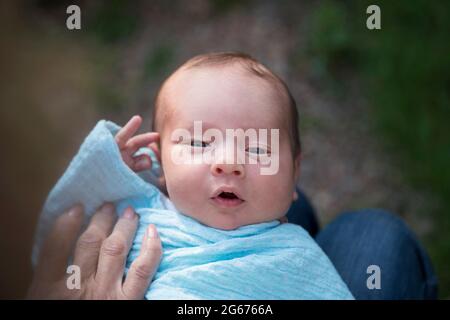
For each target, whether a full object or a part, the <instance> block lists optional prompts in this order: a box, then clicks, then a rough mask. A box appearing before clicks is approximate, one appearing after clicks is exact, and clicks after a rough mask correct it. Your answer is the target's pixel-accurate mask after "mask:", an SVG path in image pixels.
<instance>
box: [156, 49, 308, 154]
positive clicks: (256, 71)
mask: <svg viewBox="0 0 450 320" xmlns="http://www.w3.org/2000/svg"><path fill="white" fill-rule="evenodd" d="M233 64H238V65H240V66H241V67H243V68H244V70H245V71H248V72H249V73H250V74H252V75H255V76H257V77H259V78H262V79H264V80H266V81H268V82H269V83H270V84H272V85H274V86H275V89H276V91H277V92H279V93H281V94H283V95H284V96H285V97H286V98H287V100H288V104H289V112H290V118H289V136H290V142H291V149H292V154H293V156H294V157H295V156H297V155H298V154H299V153H300V152H301V143H300V133H299V129H298V110H297V104H296V102H295V99H294V97H293V96H292V94H291V92H290V91H289V88H288V87H287V85H286V84H285V83H284V81H283V80H282V79H281V78H280V77H278V76H277V75H276V74H275V73H273V72H272V71H271V70H270V69H269V68H267V67H266V66H265V65H263V64H262V63H260V62H259V61H258V60H256V59H255V58H253V57H252V56H250V55H248V54H245V53H241V52H215V53H206V54H201V55H197V56H195V57H193V58H191V59H189V60H188V61H186V62H185V63H184V64H182V65H181V66H180V67H179V68H178V69H177V70H176V71H175V72H174V73H172V75H174V74H175V73H177V72H178V71H180V70H188V69H193V68H200V67H220V66H228V65H233ZM172 75H171V76H172ZM171 76H169V78H167V79H166V80H165V81H164V83H163V84H162V85H161V87H160V88H159V90H158V92H157V94H156V98H155V104H154V108H153V117H152V129H153V130H156V129H157V127H156V124H157V123H156V122H157V121H156V119H157V117H156V116H157V112H158V109H159V107H160V105H161V103H162V101H161V92H162V89H163V87H164V85H165V84H166V83H167V81H168V80H169V79H170V78H171Z"/></svg>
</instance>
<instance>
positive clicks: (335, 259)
mask: <svg viewBox="0 0 450 320" xmlns="http://www.w3.org/2000/svg"><path fill="white" fill-rule="evenodd" d="M287 217H288V220H289V222H291V223H295V224H299V225H300V226H302V227H303V228H304V229H306V230H307V231H308V232H309V233H310V235H311V236H312V237H313V238H315V240H316V242H317V243H318V244H319V246H320V247H321V248H322V250H323V251H324V252H325V253H326V254H327V255H328V257H329V259H330V260H331V262H332V263H333V264H334V266H335V268H336V270H337V271H338V272H339V274H340V275H341V277H342V279H343V280H344V282H345V283H346V284H347V286H348V288H349V289H350V291H351V292H352V294H353V296H354V297H355V298H356V299H362V300H371V299H381V300H384V299H437V278H436V275H435V273H434V271H433V267H432V265H431V261H430V259H429V257H428V255H427V253H426V251H425V250H424V248H423V247H422V245H421V244H420V243H419V241H418V240H417V238H416V237H415V235H414V234H413V233H412V231H411V230H410V229H409V228H408V227H407V226H406V224H405V223H404V222H403V221H402V220H401V219H400V218H399V217H397V216H396V215H394V214H391V213H388V212H386V211H383V210H380V209H363V210H358V211H353V212H345V213H342V214H340V215H339V216H338V218H336V219H335V220H334V221H333V222H331V223H330V224H329V225H327V226H326V227H325V228H324V229H323V230H322V231H319V225H318V223H317V219H316V216H315V213H314V209H313V208H312V206H311V204H310V202H309V201H308V199H307V198H306V196H305V195H304V194H303V193H302V192H300V191H299V198H298V200H297V201H295V202H294V203H293V204H292V206H291V208H290V209H289V211H288V214H287ZM373 265H375V266H378V267H379V269H378V270H375V271H374V270H370V269H369V270H368V267H369V266H373ZM377 274H378V275H379V277H378V280H379V282H377V279H376V278H375V277H376V276H377ZM369 278H370V279H369ZM368 279H369V280H368ZM368 282H369V285H368ZM377 283H378V284H379V286H377V285H376V284H377ZM374 286H375V288H374ZM369 287H371V289H369ZM378 287H379V288H378Z"/></svg>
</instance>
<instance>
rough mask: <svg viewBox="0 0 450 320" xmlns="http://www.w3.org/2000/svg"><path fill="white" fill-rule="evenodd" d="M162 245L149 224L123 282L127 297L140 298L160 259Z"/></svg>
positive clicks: (153, 228) (152, 226)
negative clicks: (139, 249) (136, 255)
mask: <svg viewBox="0 0 450 320" xmlns="http://www.w3.org/2000/svg"><path fill="white" fill-rule="evenodd" d="M161 255H162V246H161V240H160V238H159V236H158V232H157V231H156V228H155V226H154V225H149V226H148V228H147V231H146V233H145V235H144V239H143V241H142V246H141V252H140V253H139V256H138V257H137V258H136V259H135V260H134V261H133V263H132V264H131V266H130V269H129V270H128V273H127V277H126V279H125V282H124V284H123V289H122V291H123V294H124V296H125V297H126V298H128V299H142V298H143V297H144V294H145V292H146V290H147V288H148V286H149V284H150V281H151V280H152V278H153V276H154V274H155V272H156V270H157V269H158V266H159V263H160V261H161Z"/></svg>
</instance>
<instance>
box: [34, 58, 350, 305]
mask: <svg viewBox="0 0 450 320" xmlns="http://www.w3.org/2000/svg"><path fill="white" fill-rule="evenodd" d="M297 119H298V114H297V109H296V105H295V101H294V99H293V98H292V96H291V94H290V92H289V90H288V88H287V86H286V85H285V84H284V82H283V81H282V80H281V79H280V78H278V77H277V76H276V75H275V74H274V73H272V72H271V71H270V70H269V69H268V68H266V67H265V66H263V65H262V64H260V63H259V62H257V61H256V60H255V59H253V58H252V57H250V56H248V55H245V54H240V53H214V54H205V55H200V56H197V57H194V58H192V59H190V60H189V61H187V62H186V63H184V64H183V65H182V66H181V67H180V68H178V69H177V70H176V71H175V72H174V73H173V74H172V75H171V76H170V77H169V78H168V79H167V80H166V81H165V82H164V83H163V85H162V87H161V89H160V90H159V92H158V94H157V98H156V101H155V108H154V117H153V131H154V132H150V133H145V134H141V135H136V136H134V134H135V133H136V132H137V130H138V129H139V127H140V125H141V122H142V120H141V118H140V117H137V116H136V117H133V118H132V119H131V120H130V121H129V122H128V123H127V124H126V125H125V126H124V127H123V128H121V129H120V128H118V127H117V126H116V125H114V124H112V123H110V122H105V121H100V122H99V124H97V126H96V128H94V130H93V131H92V132H91V133H90V135H89V136H88V137H87V139H86V140H85V142H84V143H83V145H82V146H81V148H80V151H79V152H78V154H77V156H76V157H75V158H74V160H73V161H72V163H71V164H70V166H69V168H68V169H67V171H66V173H65V174H64V175H63V177H62V178H61V179H60V180H59V181H58V183H57V185H56V186H55V187H54V189H53V190H52V192H51V193H50V195H49V197H48V199H47V201H46V204H45V206H44V210H43V214H42V217H41V221H40V227H41V229H40V230H38V239H37V240H39V234H42V233H43V232H44V231H43V230H44V229H45V228H44V227H43V226H45V225H48V224H49V221H50V220H51V219H53V218H54V216H55V215H56V214H57V213H58V212H62V211H63V210H62V209H65V208H67V207H69V206H70V205H72V204H73V203H75V202H80V201H81V202H83V203H84V205H85V207H86V211H87V212H88V213H89V212H93V211H94V209H95V207H96V206H98V205H99V204H101V203H102V202H105V201H112V202H115V203H116V204H117V208H118V211H122V210H123V209H124V208H125V207H127V206H133V207H134V209H135V211H136V213H137V214H138V215H139V216H140V220H139V222H140V225H139V230H138V232H137V234H136V237H135V239H134V242H133V246H132V249H131V252H130V254H129V256H128V260H127V265H128V266H129V265H130V264H131V262H132V261H133V260H134V259H135V258H136V257H137V254H138V252H139V250H140V247H141V242H140V241H141V239H142V234H143V232H145V231H144V230H145V228H146V226H147V225H148V224H150V223H152V224H155V225H156V227H157V229H158V232H159V234H160V237H161V240H162V244H163V258H162V261H161V265H160V267H159V269H158V271H157V273H156V275H155V278H154V280H153V283H152V284H151V286H150V288H149V290H148V292H147V294H146V298H147V299H351V298H352V295H351V293H350V292H349V291H348V288H347V286H346V285H345V284H344V283H343V281H342V280H341V278H340V277H339V275H338V273H337V272H336V270H335V269H334V267H333V265H332V264H331V262H330V261H329V259H328V258H327V257H326V255H325V254H324V253H323V251H322V250H321V249H320V247H318V245H317V244H316V243H315V242H314V240H313V239H312V238H310V236H309V235H308V233H307V232H306V231H305V230H303V229H302V228H301V227H300V226H297V225H293V224H290V223H281V222H285V219H284V216H285V214H286V212H287V211H288V209H289V207H290V205H291V202H292V200H293V198H294V197H295V186H296V182H297V179H298V177H299V170H300V159H301V150H300V139H299V132H298V125H297ZM204 129H206V130H205V131H203V130H204ZM145 147H149V148H150V149H151V150H152V152H150V155H149V153H146V150H148V149H146V148H145ZM159 164H160V165H161V169H162V170H161V172H160V177H159V179H158V180H155V179H154V177H153V178H152V176H150V178H152V179H150V181H152V182H153V184H150V183H148V182H145V181H144V180H143V178H145V173H149V170H148V169H152V170H153V171H155V169H157V168H158V167H159ZM130 169H131V170H130ZM135 172H140V173H139V175H138V174H136V173H135ZM141 172H143V173H141ZM147 177H149V176H147ZM156 181H158V182H156ZM155 184H157V185H158V188H159V189H158V188H155ZM39 245H40V242H39V241H37V244H36V247H35V252H34V254H35V256H36V255H37V250H38V249H39Z"/></svg>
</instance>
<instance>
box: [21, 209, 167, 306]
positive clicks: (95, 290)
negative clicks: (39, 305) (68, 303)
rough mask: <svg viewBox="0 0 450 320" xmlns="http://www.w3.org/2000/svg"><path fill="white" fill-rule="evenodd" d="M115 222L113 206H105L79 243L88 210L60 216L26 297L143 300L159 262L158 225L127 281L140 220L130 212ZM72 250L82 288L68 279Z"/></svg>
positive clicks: (148, 233) (150, 230)
mask: <svg viewBox="0 0 450 320" xmlns="http://www.w3.org/2000/svg"><path fill="white" fill-rule="evenodd" d="M115 220H116V214H115V209H114V206H113V205H111V204H105V205H103V206H102V207H101V208H100V209H99V210H98V211H97V212H96V213H95V214H94V216H93V217H92V219H91V221H90V224H89V226H88V227H87V229H86V231H84V233H82V235H81V236H80V237H79V239H78V240H77V237H78V234H79V231H80V228H81V226H82V222H83V208H82V207H81V206H75V207H73V208H71V209H70V210H68V211H67V212H65V213H64V214H63V215H61V216H60V217H58V219H57V220H56V221H55V223H54V225H53V228H52V230H51V231H50V233H49V236H48V238H47V239H46V241H45V242H44V245H43V246H42V249H41V252H40V257H39V261H38V264H37V266H36V270H35V275H34V278H33V281H32V284H31V286H30V289H29V291H28V296H27V298H29V299H142V298H143V297H144V294H145V292H146V290H147V288H148V286H149V284H150V281H151V279H152V278H153V275H154V274H155V272H156V269H157V268H158V266H159V263H160V259H161V254H162V247H161V240H160V239H159V236H158V233H157V231H156V228H155V226H154V225H150V226H149V227H148V228H147V231H146V234H145V235H144V240H143V242H142V247H141V251H140V254H139V256H138V258H136V260H135V261H133V263H132V264H131V266H130V269H129V270H128V273H127V276H126V278H125V279H124V278H123V274H124V268H125V262H126V258H127V255H128V252H129V251H130V248H131V245H132V242H133V238H134V234H135V232H136V229H137V224H138V216H137V215H136V214H135V213H134V211H133V209H131V208H127V209H126V210H125V211H124V213H123V215H122V217H120V218H119V219H118V221H117V223H115V224H114V222H115ZM75 242H76V244H75ZM74 244H75V248H74ZM73 248H74V255H73V265H75V266H78V267H79V271H80V286H79V289H69V287H70V286H68V281H67V280H68V278H69V277H70V276H71V275H70V274H67V273H66V269H67V264H68V260H69V257H71V256H72V255H71V253H72V251H73Z"/></svg>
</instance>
